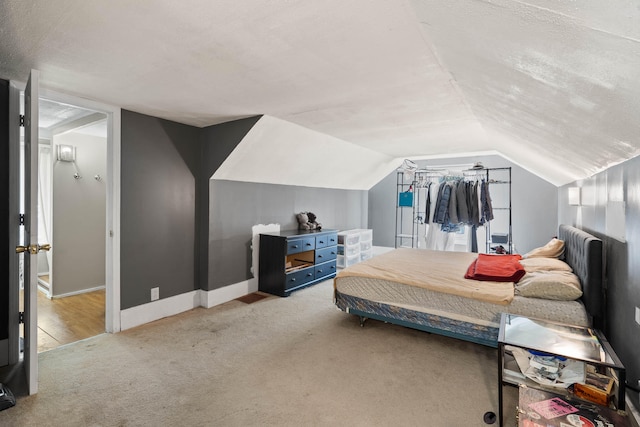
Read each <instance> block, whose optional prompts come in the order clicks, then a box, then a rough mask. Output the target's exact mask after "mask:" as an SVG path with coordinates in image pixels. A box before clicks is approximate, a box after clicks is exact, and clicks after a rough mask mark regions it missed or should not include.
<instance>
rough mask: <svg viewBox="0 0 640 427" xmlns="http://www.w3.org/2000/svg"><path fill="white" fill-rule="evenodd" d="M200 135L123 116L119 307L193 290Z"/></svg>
mask: <svg viewBox="0 0 640 427" xmlns="http://www.w3.org/2000/svg"><path fill="white" fill-rule="evenodd" d="M199 137H200V129H198V128H195V127H193V126H187V125H182V124H178V123H175V122H170V121H167V120H162V119H159V118H156V117H151V116H146V115H143V114H138V113H134V112H131V111H126V110H122V134H121V145H122V166H121V180H122V181H121V185H122V190H121V197H122V198H121V234H122V236H121V259H120V266H121V277H120V281H121V285H120V293H121V307H122V309H127V308H130V307H134V306H137V305H141V304H144V303H148V302H150V301H151V299H150V291H151V288H154V287H159V288H160V298H167V297H170V296H174V295H178V294H183V293H186V292H190V291H193V290H194V289H196V288H197V284H196V275H195V269H196V257H195V254H196V241H195V236H196V233H197V230H196V209H195V200H196V190H195V182H196V177H197V174H198V164H199V159H200V150H199Z"/></svg>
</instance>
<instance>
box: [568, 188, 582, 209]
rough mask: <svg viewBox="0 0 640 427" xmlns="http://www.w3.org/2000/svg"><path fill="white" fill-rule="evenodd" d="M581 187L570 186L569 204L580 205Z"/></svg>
mask: <svg viewBox="0 0 640 427" xmlns="http://www.w3.org/2000/svg"><path fill="white" fill-rule="evenodd" d="M580 202H581V200H580V187H569V204H570V205H571V206H580Z"/></svg>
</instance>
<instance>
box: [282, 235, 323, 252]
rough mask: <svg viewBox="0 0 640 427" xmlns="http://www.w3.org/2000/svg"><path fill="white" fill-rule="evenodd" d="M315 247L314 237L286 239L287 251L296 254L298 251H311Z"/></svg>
mask: <svg viewBox="0 0 640 427" xmlns="http://www.w3.org/2000/svg"><path fill="white" fill-rule="evenodd" d="M315 247H316V238H315V237H305V238H303V239H294V240H287V253H288V254H296V253H298V252H304V251H311V250H313V249H315Z"/></svg>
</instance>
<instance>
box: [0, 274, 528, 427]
mask: <svg viewBox="0 0 640 427" xmlns="http://www.w3.org/2000/svg"><path fill="white" fill-rule="evenodd" d="M332 289H333V288H332V281H326V282H323V283H320V284H318V285H316V286H313V287H311V288H307V289H304V290H301V291H298V292H296V293H294V294H293V295H291V296H290V297H288V298H278V297H269V298H264V299H262V300H260V301H257V302H255V303H253V304H245V303H243V302H240V301H231V302H229V303H226V304H223V305H220V306H218V307H214V308H211V309H202V308H199V309H195V310H192V311H189V312H186V313H183V314H180V315H177V316H173V317H170V318H167V319H162V320H159V321H156V322H153V323H150V324H147V325H144V326H141V327H138V328H134V329H131V330H128V331H124V332H121V333H118V334H104V335H100V336H98V337H94V338H90V339H87V340H85V341H81V342H78V343H75V344H70V345H67V346H64V347H60V348H57V349H55V350H51V351H48V352H45V353H41V354H40V356H39V362H40V382H39V393H38V394H37V395H34V396H27V397H20V398H19V399H18V402H17V405H16V406H15V407H13V408H10V409H7V410H5V411H2V412H0V425H3V426H4V425H6V426H174V425H182V426H258V425H273V426H342V425H345V426H429V427H431V426H435V427H438V426H442V427H457V426H486V424H485V423H484V422H483V414H484V413H485V412H487V411H494V412H495V413H496V414H497V412H498V385H497V350H496V349H491V348H488V347H484V346H480V345H476V344H471V343H466V342H463V341H459V340H455V339H451V338H446V337H442V336H438V335H432V334H428V333H425V332H420V331H416V330H412V329H408V328H403V327H399V326H395V325H391V324H385V323H383V322H377V321H373V320H369V321H367V322H366V323H365V326H364V328H362V327H360V325H359V321H358V318H357V317H356V316H352V315H348V314H346V313H343V312H341V311H339V310H338V309H336V308H335V306H334V305H333V302H332ZM504 391H505V399H506V406H505V407H506V408H509V409H508V410H506V412H505V414H506V416H507V418H506V419H507V420H508V422H507V424H506V425H514V418H515V402H516V397H517V396H516V393H517V390H516V389H515V388H512V387H505V389H504ZM496 425H497V423H496Z"/></svg>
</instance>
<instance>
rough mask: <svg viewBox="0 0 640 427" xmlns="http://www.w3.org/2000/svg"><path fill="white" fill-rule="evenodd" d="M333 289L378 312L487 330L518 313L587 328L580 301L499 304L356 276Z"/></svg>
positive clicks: (337, 282)
mask: <svg viewBox="0 0 640 427" xmlns="http://www.w3.org/2000/svg"><path fill="white" fill-rule="evenodd" d="M335 289H336V291H337V292H338V293H339V294H342V295H343V296H345V297H347V298H348V297H354V298H355V299H352V301H358V304H364V301H359V300H366V301H371V302H372V303H374V304H372V306H376V307H378V309H380V307H383V306H389V307H399V308H401V309H405V310H410V311H414V312H421V313H428V314H432V315H434V316H437V317H438V318H447V319H451V320H454V321H458V322H464V323H471V324H476V325H479V326H485V327H488V328H490V329H494V328H498V327H499V326H500V314H501V313H511V314H518V315H522V316H526V317H531V318H537V319H544V320H550V321H555V322H561V323H565V324H570V325H576V326H590V321H589V317H588V315H587V312H586V310H585V307H584V305H583V304H582V302H581V301H579V300H578V301H555V300H546V299H539V298H526V297H522V296H517V295H516V296H515V297H514V298H513V300H512V301H511V303H510V304H508V305H501V304H492V303H489V302H484V301H479V300H474V299H470V298H465V297H462V296H458V295H454V294H446V293H441V292H437V291H433V290H430V289H425V288H420V287H416V286H410V285H405V284H401V283H397V282H393V281H389V280H381V279H371V278H366V277H357V276H355V277H341V278H337V279H336V280H335ZM369 308H371V307H369ZM362 311H367V310H362Z"/></svg>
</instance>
